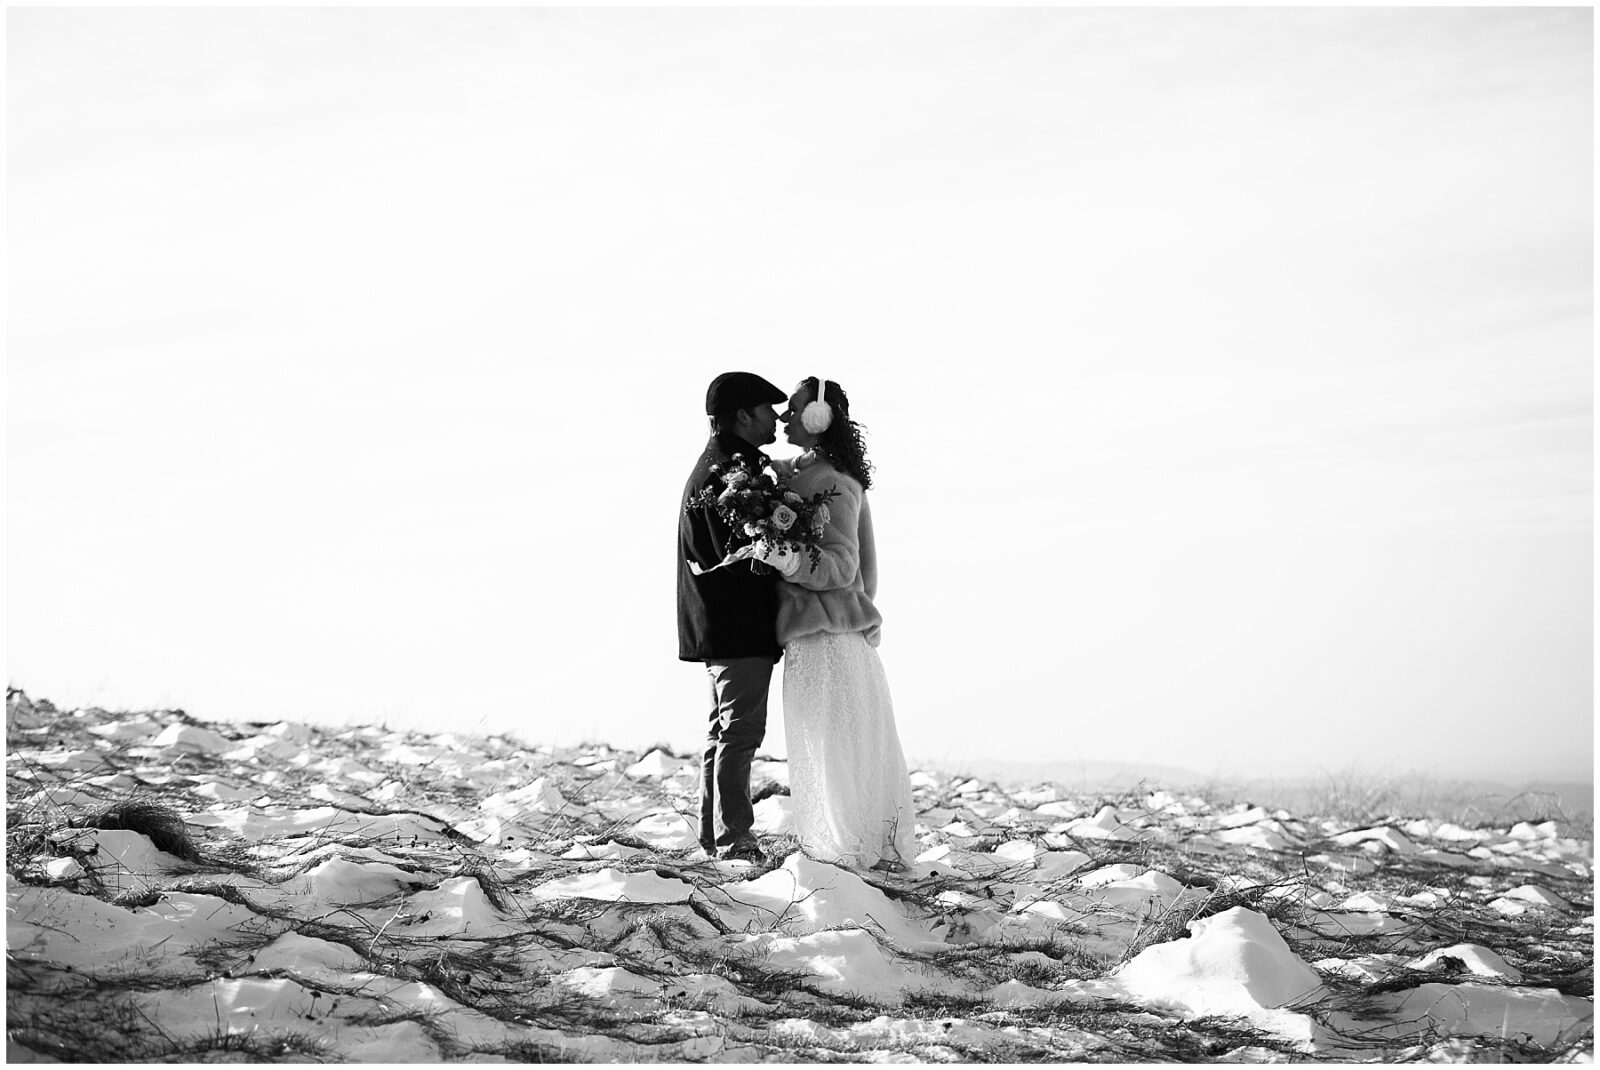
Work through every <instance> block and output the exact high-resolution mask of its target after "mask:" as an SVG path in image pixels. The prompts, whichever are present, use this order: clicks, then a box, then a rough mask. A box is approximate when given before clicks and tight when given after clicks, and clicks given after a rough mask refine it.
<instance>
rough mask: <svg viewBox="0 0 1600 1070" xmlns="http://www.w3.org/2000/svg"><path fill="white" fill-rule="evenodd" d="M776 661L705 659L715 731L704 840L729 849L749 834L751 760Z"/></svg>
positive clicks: (706, 772)
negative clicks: (709, 680)
mask: <svg viewBox="0 0 1600 1070" xmlns="http://www.w3.org/2000/svg"><path fill="white" fill-rule="evenodd" d="M772 664H773V662H772V659H771V658H767V657H762V658H730V659H729V660H727V661H722V662H716V661H708V662H706V672H707V673H708V674H709V675H710V676H711V730H710V732H709V733H708V734H707V737H706V749H705V755H704V756H703V758H702V761H701V774H702V775H701V779H700V844H701V846H703V847H705V848H706V850H708V851H709V850H712V849H713V846H715V847H729V846H731V845H732V844H733V843H734V842H735V841H737V840H738V839H739V838H740V837H741V836H747V835H749V833H750V826H751V825H753V824H754V823H755V809H754V807H752V806H751V804H750V759H751V758H753V757H755V753H756V748H757V747H759V746H761V740H762V737H764V736H765V735H766V734H767V690H768V688H770V687H771V685H772Z"/></svg>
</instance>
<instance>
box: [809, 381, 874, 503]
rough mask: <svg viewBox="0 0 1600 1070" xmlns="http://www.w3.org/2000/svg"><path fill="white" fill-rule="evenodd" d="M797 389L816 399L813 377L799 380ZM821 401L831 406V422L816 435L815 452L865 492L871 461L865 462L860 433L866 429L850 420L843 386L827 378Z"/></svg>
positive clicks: (863, 438) (848, 405) (847, 397)
mask: <svg viewBox="0 0 1600 1070" xmlns="http://www.w3.org/2000/svg"><path fill="white" fill-rule="evenodd" d="M800 386H801V388H802V389H803V390H805V391H806V393H808V394H810V395H811V397H812V398H813V399H814V398H816V396H817V377H816V376H815V375H812V376H808V377H806V378H805V379H803V380H801V382H800ZM822 400H824V401H826V402H827V403H828V404H829V405H832V406H833V422H832V423H831V424H829V425H828V429H827V430H826V431H824V432H822V434H820V435H818V436H817V445H816V449H817V451H818V452H819V453H821V454H822V455H823V456H824V457H826V458H827V459H828V462H829V463H830V464H832V465H833V466H834V467H835V468H837V469H839V471H841V472H844V473H846V474H847V475H849V476H850V477H851V478H853V479H854V480H855V481H856V482H857V483H860V484H861V489H862V490H866V489H867V488H868V487H870V486H872V462H870V461H868V460H867V440H866V438H865V437H864V436H863V435H862V434H861V432H862V431H864V430H866V429H865V428H863V427H862V426H861V425H860V424H858V423H856V422H855V421H854V420H852V419H850V396H849V395H848V394H846V393H845V392H844V387H842V386H840V385H839V384H838V383H836V382H834V381H833V380H831V379H830V380H828V389H827V392H826V393H825V394H824V395H823V399H822Z"/></svg>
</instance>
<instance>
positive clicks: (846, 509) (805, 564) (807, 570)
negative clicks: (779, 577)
mask: <svg viewBox="0 0 1600 1070" xmlns="http://www.w3.org/2000/svg"><path fill="white" fill-rule="evenodd" d="M816 489H817V490H819V491H828V490H837V491H838V492H839V495H838V497H836V498H833V499H832V500H831V501H829V502H828V526H827V527H825V528H823V530H822V542H821V546H820V549H821V551H822V557H821V560H819V561H818V562H817V566H816V568H812V567H811V554H810V553H809V552H808V551H805V550H802V551H801V552H800V567H799V568H798V569H797V570H796V571H795V573H794V575H792V576H786V577H784V578H785V579H787V580H788V581H789V582H790V583H796V584H799V585H800V586H801V587H805V588H808V589H810V590H813V591H831V590H833V589H835V588H837V587H848V586H849V585H850V584H851V582H853V581H854V580H855V578H856V572H857V571H858V570H859V569H860V568H861V546H860V543H859V542H858V541H857V535H856V528H857V525H858V523H859V521H860V510H861V491H860V489H859V488H856V487H854V486H852V485H851V484H849V483H846V482H845V481H843V480H831V481H829V482H828V483H826V484H823V485H820V486H818V487H817V488H816Z"/></svg>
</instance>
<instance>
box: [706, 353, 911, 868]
mask: <svg viewBox="0 0 1600 1070" xmlns="http://www.w3.org/2000/svg"><path fill="white" fill-rule="evenodd" d="M779 404H782V405H783V406H784V407H785V408H784V412H782V413H781V414H780V413H779V412H778V411H777V409H776V408H774V406H776V405H779ZM706 414H707V415H708V416H709V417H710V418H711V440H710V441H709V442H708V443H707V444H706V448H705V451H704V452H703V453H702V454H701V455H700V459H699V461H698V462H696V464H695V468H694V472H693V473H692V474H691V475H690V476H689V482H688V484H687V485H686V486H685V488H684V499H685V502H686V507H685V509H684V510H683V512H682V514H681V516H680V519H679V525H678V657H679V659H680V660H682V661H698V662H703V663H704V664H705V667H706V672H707V674H708V675H709V676H710V680H711V716H710V730H709V732H708V734H707V739H706V747H705V753H704V758H703V769H702V778H701V788H700V844H701V846H702V847H704V848H705V850H706V852H707V853H708V854H711V855H713V856H717V857H722V858H733V859H744V860H747V861H760V860H761V858H762V854H761V846H760V843H759V841H758V840H757V838H756V836H755V833H754V832H753V830H752V825H753V824H754V820H755V815H754V810H753V807H752V805H751V802H750V762H751V759H752V758H753V757H754V756H755V752H756V748H757V747H759V746H760V744H761V741H762V738H763V737H764V736H765V734H766V728H767V693H768V690H769V687H770V684H771V682H772V669H773V666H774V665H775V664H776V663H777V662H778V660H779V659H780V658H786V659H787V660H785V662H784V669H783V714H784V739H785V743H786V744H787V747H788V752H789V790H790V798H791V803H792V806H793V813H794V829H795V834H796V836H797V837H798V839H799V841H800V846H801V849H802V850H804V851H805V852H806V853H807V854H809V855H811V856H812V857H813V858H817V859H819V860H821V861H825V862H835V863H841V864H844V865H848V866H853V867H859V868H863V869H865V868H878V869H887V870H891V871H903V870H904V869H906V868H908V867H909V864H910V862H911V860H912V858H913V857H914V854H915V851H914V843H915V840H914V838H913V825H914V821H915V813H914V811H913V810H912V805H911V784H910V780H909V778H908V776H907V772H906V763H905V756H904V754H903V753H902V751H901V749H900V738H899V735H898V734H897V733H896V731H895V725H894V710H893V707H892V706H891V705H890V702H889V683H888V679H887V677H886V676H885V675H884V672H883V665H882V663H881V662H880V661H879V660H878V651H877V646H878V633H879V627H880V624H881V622H882V619H883V618H882V616H881V614H879V612H878V610H877V607H876V606H874V605H873V601H872V600H873V597H874V595H875V594H876V592H877V585H878V567H877V548H876V546H875V544H874V542H873V537H872V514H871V512H870V510H869V509H868V507H867V498H866V490H867V487H868V486H870V485H871V481H872V479H871V465H869V464H868V463H867V458H866V450H865V444H864V442H863V439H862V434H861V427H860V425H858V424H857V423H855V421H853V420H852V419H851V418H850V401H849V398H848V397H847V396H846V395H845V392H844V389H843V388H842V387H841V386H840V385H839V384H838V383H835V382H828V381H826V380H822V379H818V378H815V377H813V378H808V379H804V380H802V381H801V382H800V384H799V385H798V386H797V387H796V388H795V391H794V393H793V394H792V395H789V396H787V397H786V396H785V395H784V393H783V391H781V390H779V389H778V388H777V387H775V386H773V385H772V384H771V383H769V382H768V381H767V380H765V379H763V378H761V377H760V376H759V375H753V374H751V373H749V372H727V373H725V374H723V375H719V376H717V378H716V379H714V380H712V382H711V386H710V388H709V389H708V390H707V391H706ZM780 422H781V423H782V424H783V425H784V434H785V436H786V437H787V439H788V441H789V443H790V444H791V445H793V446H798V447H799V448H800V449H801V450H802V451H803V452H802V453H801V455H800V456H799V457H798V458H796V459H795V460H793V461H773V460H772V459H771V458H769V457H768V456H767V455H766V453H764V452H763V451H762V447H763V446H767V445H770V444H771V443H772V442H774V441H776V440H777V428H778V424H779V423H780ZM736 455H741V456H742V460H743V461H744V462H745V464H746V465H748V466H749V467H751V468H754V469H755V470H756V471H762V470H767V471H770V472H771V473H772V474H773V476H774V477H775V482H776V483H777V485H778V486H780V487H782V488H784V489H785V490H786V491H787V492H788V493H787V495H786V497H787V498H788V500H790V501H802V500H812V499H815V498H817V497H818V496H821V497H822V498H823V499H824V500H825V501H826V503H827V504H826V506H825V508H822V509H820V510H819V511H818V512H817V514H816V523H815V526H814V527H813V528H810V529H809V534H810V535H811V540H810V541H809V543H808V544H807V545H805V546H801V545H799V544H798V543H794V542H790V541H788V540H786V539H782V538H772V537H769V536H768V535H762V536H760V537H759V538H757V537H755V536H753V535H752V534H751V533H750V531H749V530H748V529H745V528H742V527H736V526H735V525H734V524H733V523H730V522H729V520H728V518H727V517H725V516H724V515H723V513H722V512H721V511H719V510H718V509H717V508H716V507H715V506H714V505H711V504H704V505H698V504H695V503H696V502H697V501H699V502H708V501H711V500H714V499H715V498H716V497H717V495H719V494H721V493H723V492H724V488H725V486H726V484H727V482H728V474H729V469H730V466H736V465H737V464H738V462H737V461H735V459H734V458H735V456H736ZM708 489H709V490H710V491H711V492H712V493H711V494H710V495H707V494H706V493H705V492H706V491H707V490H708ZM830 492H831V493H830ZM741 551H742V553H741ZM730 556H731V557H735V558H742V559H738V560H734V561H732V562H731V563H730V562H729V558H730Z"/></svg>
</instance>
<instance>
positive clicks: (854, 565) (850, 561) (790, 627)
mask: <svg viewBox="0 0 1600 1070" xmlns="http://www.w3.org/2000/svg"><path fill="white" fill-rule="evenodd" d="M784 467H787V466H786V465H785V466H784ZM789 489H790V490H792V491H794V492H795V493H796V494H798V495H800V496H801V497H802V498H809V497H811V496H812V495H813V494H816V493H817V492H818V491H827V490H837V491H838V492H839V494H838V496H837V497H835V498H833V499H832V500H830V501H829V502H828V525H827V527H826V528H825V529H824V530H823V533H822V542H821V550H822V558H821V560H820V561H819V562H818V563H817V566H816V567H815V568H812V566H811V557H810V555H809V554H807V553H802V554H801V555H800V568H799V570H798V571H796V572H795V574H794V575H792V576H787V577H785V579H786V581H787V582H785V583H780V584H779V585H778V642H779V643H784V644H787V643H788V642H789V641H790V640H791V639H798V638H800V637H801V636H806V635H815V634H816V633H818V632H833V633H835V634H847V633H849V632H861V633H862V634H863V635H864V636H865V638H866V640H867V642H868V643H870V644H871V645H873V646H877V645H878V633H879V630H880V628H881V625H882V623H883V615H882V614H881V613H879V612H878V608H877V607H876V606H874V605H873V604H872V599H873V597H874V596H875V595H876V594H877V593H878V550H877V545H876V544H875V543H874V541H873V538H872V512H871V510H870V509H869V508H868V507H867V496H866V492H865V491H863V490H862V488H861V484H860V483H858V482H856V480H855V479H854V478H853V477H851V476H849V475H847V474H845V473H844V472H841V471H839V470H838V469H837V468H835V467H833V465H831V464H829V463H828V462H827V461H826V460H825V459H823V458H822V457H821V456H820V455H818V454H815V453H807V454H803V455H801V456H800V457H799V458H798V459H797V460H796V461H795V462H794V468H793V476H792V477H791V478H790V480H789Z"/></svg>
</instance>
